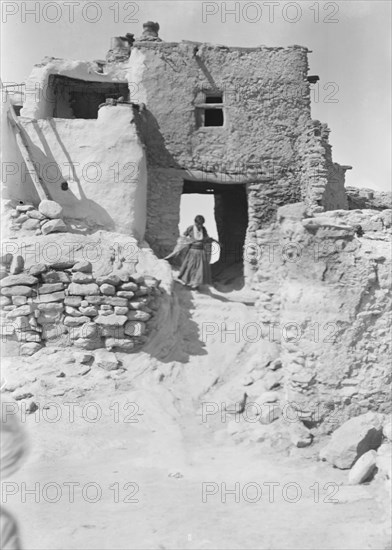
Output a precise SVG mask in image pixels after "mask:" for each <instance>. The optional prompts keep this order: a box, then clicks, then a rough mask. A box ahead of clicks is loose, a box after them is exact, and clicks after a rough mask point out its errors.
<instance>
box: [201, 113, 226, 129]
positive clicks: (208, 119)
mask: <svg viewBox="0 0 392 550" xmlns="http://www.w3.org/2000/svg"><path fill="white" fill-rule="evenodd" d="M204 126H223V109H206V110H205V111H204Z"/></svg>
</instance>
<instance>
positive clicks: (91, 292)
mask: <svg viewBox="0 0 392 550" xmlns="http://www.w3.org/2000/svg"><path fill="white" fill-rule="evenodd" d="M8 256H11V255H8ZM5 260H7V261H9V260H10V258H5ZM12 261H13V260H12ZM22 270H23V266H22ZM0 287H1V305H2V308H3V312H2V315H3V334H4V335H7V336H12V337H14V336H16V338H17V340H18V341H19V342H25V344H24V345H22V348H21V353H22V354H26V355H31V354H32V353H35V352H36V351H38V350H39V349H40V348H41V347H42V345H43V343H45V342H47V343H51V344H55V343H57V344H59V343H61V345H75V346H76V347H78V348H81V349H88V350H91V349H97V348H101V347H106V349H108V350H112V349H114V350H117V351H126V352H129V351H131V350H134V349H137V348H138V347H139V346H140V345H142V344H143V343H144V342H145V341H146V339H147V333H148V329H149V321H150V320H151V318H152V315H153V310H154V309H156V308H157V305H156V303H155V302H156V299H157V298H158V296H159V295H160V293H161V290H160V288H159V281H158V280H157V279H155V278H154V277H150V276H138V277H130V276H129V275H125V274H119V275H117V274H114V273H111V274H109V275H104V276H100V277H95V276H94V275H93V273H92V265H91V263H90V262H88V261H78V262H74V261H73V262H72V261H70V262H57V263H54V264H50V265H44V264H35V265H33V266H32V267H31V268H30V269H29V271H28V272H25V273H19V274H14V275H12V274H9V273H7V272H6V273H5V277H3V279H2V280H1V281H0Z"/></svg>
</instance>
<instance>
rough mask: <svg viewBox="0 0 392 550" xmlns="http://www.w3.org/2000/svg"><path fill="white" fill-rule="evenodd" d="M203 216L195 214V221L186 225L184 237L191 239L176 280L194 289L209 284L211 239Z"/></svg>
mask: <svg viewBox="0 0 392 550" xmlns="http://www.w3.org/2000/svg"><path fill="white" fill-rule="evenodd" d="M204 222H205V219H204V218H203V216H196V218H195V223H194V224H193V225H191V226H189V227H188V229H187V230H186V231H185V233H184V237H188V239H191V241H190V244H189V246H188V250H187V251H186V255H185V258H184V261H183V262H182V265H181V268H180V272H179V274H178V281H179V282H181V283H182V284H184V285H187V286H190V287H191V288H192V290H196V289H197V288H198V287H199V286H200V285H210V284H211V269H210V258H211V242H212V241H213V239H211V238H210V237H209V236H208V233H207V230H206V228H205V227H204Z"/></svg>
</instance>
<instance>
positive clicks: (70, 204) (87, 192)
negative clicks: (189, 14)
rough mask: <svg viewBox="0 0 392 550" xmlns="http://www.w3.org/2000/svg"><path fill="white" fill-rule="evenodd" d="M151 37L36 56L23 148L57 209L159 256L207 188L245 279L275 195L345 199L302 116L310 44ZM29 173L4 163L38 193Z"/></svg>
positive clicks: (150, 33)
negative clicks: (67, 54) (98, 50)
mask: <svg viewBox="0 0 392 550" xmlns="http://www.w3.org/2000/svg"><path fill="white" fill-rule="evenodd" d="M158 34H159V25H158V24H157V23H153V22H148V23H146V24H145V25H144V30H143V34H142V35H141V37H140V38H139V39H136V40H135V38H134V36H133V35H131V34H127V35H126V36H125V37H115V38H113V39H112V43H111V48H110V50H109V52H108V54H107V56H106V59H105V60H96V61H91V62H88V61H73V60H63V59H56V58H45V59H44V60H43V62H42V63H40V64H38V65H36V66H35V67H34V69H33V71H32V73H31V75H30V78H29V80H28V81H27V83H26V89H25V101H24V104H23V108H22V109H18V111H20V116H19V117H18V121H19V125H20V127H21V128H22V132H23V134H24V139H25V142H26V147H27V149H28V150H29V153H30V155H31V157H32V159H33V161H34V162H35V164H36V165H37V166H38V173H39V178H40V180H41V183H42V185H43V186H44V187H45V188H46V189H47V192H48V194H49V196H50V198H52V199H53V200H55V201H57V202H59V203H60V204H61V205H62V206H63V211H64V216H65V217H66V218H67V217H68V218H72V219H79V220H83V221H84V222H85V223H86V224H87V226H88V227H89V229H90V230H91V231H94V230H95V229H96V228H97V227H98V228H105V229H110V230H116V231H119V232H123V233H126V234H130V235H132V236H135V237H136V238H137V239H139V240H143V239H145V240H146V241H147V242H148V243H149V244H150V246H151V247H152V249H153V250H154V252H155V253H156V254H157V255H158V256H159V257H163V256H164V255H166V254H167V253H168V252H169V251H171V250H172V249H173V247H174V245H175V243H176V239H177V238H178V234H179V233H178V223H179V215H180V200H181V195H182V194H183V193H209V194H213V195H214V198H215V217H216V223H217V228H218V234H219V239H220V241H221V243H222V251H221V259H220V262H221V263H224V264H231V263H233V262H244V268H245V269H244V271H245V275H246V277H247V278H249V277H251V276H252V274H253V273H254V271H255V270H256V268H257V259H256V256H255V255H254V254H253V252H252V247H253V246H257V238H258V236H260V232H263V230H264V229H265V228H266V227H267V226H268V225H269V224H270V223H271V221H273V220H274V219H275V213H276V210H277V208H278V207H279V206H282V205H285V204H288V203H294V202H298V201H304V202H305V203H306V204H307V205H308V206H309V207H310V208H311V209H313V211H315V212H317V211H318V212H320V211H323V210H324V209H325V210H333V209H347V208H348V203H347V197H346V193H345V190H344V180H345V171H346V170H347V169H348V168H349V167H347V166H340V165H338V164H336V163H334V162H333V161H332V155H331V146H330V145H329V142H328V134H329V130H328V128H327V126H326V125H325V124H321V123H320V122H319V121H314V120H312V118H311V86H312V85H313V84H314V83H315V82H316V81H317V79H318V77H315V76H308V53H309V50H307V48H305V47H302V46H297V45H294V46H290V47H286V48H282V47H273V48H271V47H267V46H258V47H254V48H241V47H226V46H221V45H212V44H202V43H198V42H192V41H188V40H186V41H182V42H180V43H174V42H165V41H163V40H161V39H160V38H159V36H158ZM119 99H120V101H117V100H119ZM13 139H14V137H13V136H12V137H11V141H12V140H13ZM18 154H19V153H18V151H17V148H16V147H14V148H13V146H12V144H11V146H10V152H9V158H10V159H11V160H12V159H13V158H15V159H18ZM24 180H25V181H24V182H21V177H20V174H11V173H10V174H9V177H8V178H7V182H6V195H8V196H9V197H10V198H15V199H20V200H24V199H28V200H33V201H34V200H37V201H38V197H37V196H36V192H35V189H34V186H33V185H32V182H31V181H30V180H29V175H28V174H27V177H25V178H24ZM190 223H191V220H190ZM244 247H245V250H246V251H247V253H246V254H245V255H244V254H243V251H244ZM252 254H253V257H252Z"/></svg>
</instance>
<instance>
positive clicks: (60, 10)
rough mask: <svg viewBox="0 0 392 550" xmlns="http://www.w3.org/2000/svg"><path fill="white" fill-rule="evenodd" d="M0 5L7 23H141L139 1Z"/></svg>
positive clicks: (25, 2) (2, 17) (8, 2)
mask: <svg viewBox="0 0 392 550" xmlns="http://www.w3.org/2000/svg"><path fill="white" fill-rule="evenodd" d="M0 4H1V21H2V23H4V24H6V23H9V22H14V21H17V22H18V23H24V24H33V23H35V24H39V23H50V24H56V23H60V22H61V23H71V24H72V23H75V22H76V21H77V22H81V21H83V22H85V23H87V24H96V23H99V22H101V21H105V22H107V23H109V22H110V23H126V24H133V23H139V19H138V17H137V16H138V13H139V11H140V3H138V2H128V1H122V2H112V1H105V2H90V1H88V0H87V1H82V0H81V1H73V0H70V1H64V2H63V1H55V0H53V1H51V2H46V1H40V2H37V1H33V0H27V1H22V2H19V1H10V0H5V1H3V2H0Z"/></svg>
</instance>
